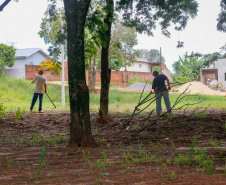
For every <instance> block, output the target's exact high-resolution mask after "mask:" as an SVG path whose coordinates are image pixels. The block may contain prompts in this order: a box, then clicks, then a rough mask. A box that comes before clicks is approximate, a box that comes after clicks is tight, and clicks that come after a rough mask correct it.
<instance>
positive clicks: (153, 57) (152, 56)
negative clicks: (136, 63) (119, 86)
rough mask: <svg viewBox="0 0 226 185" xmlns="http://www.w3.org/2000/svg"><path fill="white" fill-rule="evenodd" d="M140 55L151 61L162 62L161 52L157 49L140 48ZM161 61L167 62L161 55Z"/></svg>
mask: <svg viewBox="0 0 226 185" xmlns="http://www.w3.org/2000/svg"><path fill="white" fill-rule="evenodd" d="M138 52H139V53H140V57H141V58H144V59H146V60H148V61H150V62H160V52H159V50H157V49H150V50H147V49H139V50H138ZM161 62H162V63H165V58H164V57H163V56H161Z"/></svg>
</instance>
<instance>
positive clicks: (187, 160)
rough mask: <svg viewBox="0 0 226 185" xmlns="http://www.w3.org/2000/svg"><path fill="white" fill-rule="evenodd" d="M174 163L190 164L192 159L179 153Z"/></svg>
mask: <svg viewBox="0 0 226 185" xmlns="http://www.w3.org/2000/svg"><path fill="white" fill-rule="evenodd" d="M174 163H175V164H183V165H190V163H191V160H190V158H188V157H186V156H185V155H184V154H179V155H178V157H175V159H174Z"/></svg>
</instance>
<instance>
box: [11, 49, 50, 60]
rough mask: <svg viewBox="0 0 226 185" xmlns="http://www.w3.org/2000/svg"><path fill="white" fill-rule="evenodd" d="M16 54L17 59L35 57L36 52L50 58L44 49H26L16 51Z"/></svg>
mask: <svg viewBox="0 0 226 185" xmlns="http://www.w3.org/2000/svg"><path fill="white" fill-rule="evenodd" d="M15 51H16V54H15V58H27V57H29V56H31V55H33V54H34V53H36V52H40V53H42V54H43V55H44V56H46V57H49V56H48V55H47V54H46V53H45V52H44V51H43V50H42V49H40V48H26V49H15Z"/></svg>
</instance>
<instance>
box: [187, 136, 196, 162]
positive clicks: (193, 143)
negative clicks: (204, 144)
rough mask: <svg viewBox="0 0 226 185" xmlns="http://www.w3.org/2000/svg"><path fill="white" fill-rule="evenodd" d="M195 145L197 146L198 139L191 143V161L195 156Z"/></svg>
mask: <svg viewBox="0 0 226 185" xmlns="http://www.w3.org/2000/svg"><path fill="white" fill-rule="evenodd" d="M195 145H196V137H194V139H193V140H192V143H191V146H189V150H190V155H189V157H190V159H191V158H192V156H193V155H194V152H195V150H194V148H195Z"/></svg>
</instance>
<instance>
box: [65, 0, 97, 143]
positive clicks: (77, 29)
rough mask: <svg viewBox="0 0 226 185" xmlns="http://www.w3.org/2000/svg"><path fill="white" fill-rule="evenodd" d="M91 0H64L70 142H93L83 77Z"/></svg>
mask: <svg viewBox="0 0 226 185" xmlns="http://www.w3.org/2000/svg"><path fill="white" fill-rule="evenodd" d="M89 5H90V0H82V1H77V0H64V7H65V15H66V21H67V47H68V77H69V96H70V110H71V116H70V120H71V123H70V142H69V144H70V145H71V146H92V145H95V144H96V143H95V141H94V139H93V137H92V133H91V125H90V113H89V90H88V87H87V84H86V78H85V57H84V27H85V22H86V15H87V12H88V9H89Z"/></svg>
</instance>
